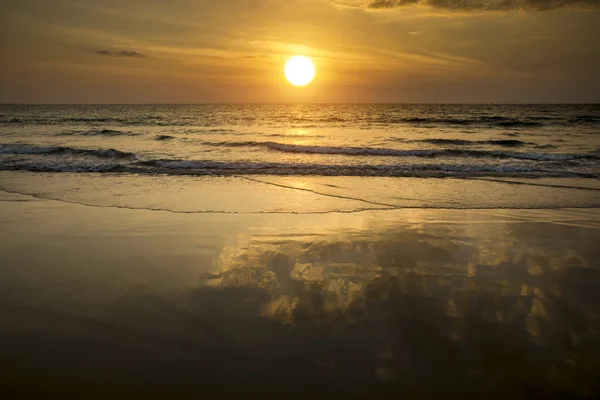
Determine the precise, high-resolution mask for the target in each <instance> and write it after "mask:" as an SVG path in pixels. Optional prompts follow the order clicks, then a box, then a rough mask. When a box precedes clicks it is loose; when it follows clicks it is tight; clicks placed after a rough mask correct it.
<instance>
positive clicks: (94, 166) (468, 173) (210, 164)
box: [0, 159, 597, 178]
mask: <svg viewBox="0 0 600 400" xmlns="http://www.w3.org/2000/svg"><path fill="white" fill-rule="evenodd" d="M0 170H11V171H31V172H96V173H135V174H149V175H219V176H234V175H314V176H377V177H422V178H426V177H455V178H468V177H484V176H487V177H572V176H578V177H582V176H584V175H586V174H578V173H574V172H569V171H549V170H543V169H537V168H533V167H522V166H511V165H505V164H496V165H454V164H443V163H442V164H401V165H369V164H366V165H323V164H307V163H263V162H221V161H215V160H178V159H162V160H152V161H136V162H133V163H123V162H109V161H105V162H100V163H89V162H87V163H86V162H74V163H65V162H52V161H31V160H29V161H26V160H25V161H24V160H19V161H11V162H2V161H0ZM585 177H594V178H596V177H597V176H596V175H591V174H587V175H586V176H585Z"/></svg>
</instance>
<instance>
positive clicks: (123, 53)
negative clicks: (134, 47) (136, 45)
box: [96, 50, 152, 58]
mask: <svg viewBox="0 0 600 400" xmlns="http://www.w3.org/2000/svg"><path fill="white" fill-rule="evenodd" d="M96 54H100V55H103V56H108V57H126V58H152V57H150V56H149V55H146V54H142V53H138V52H137V51H128V50H117V51H107V50H98V51H97V52H96Z"/></svg>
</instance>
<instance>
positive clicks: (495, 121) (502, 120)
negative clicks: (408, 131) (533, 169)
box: [373, 116, 544, 128]
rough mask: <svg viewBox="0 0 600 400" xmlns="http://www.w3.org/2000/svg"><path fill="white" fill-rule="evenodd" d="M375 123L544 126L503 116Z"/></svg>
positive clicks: (411, 119) (426, 118) (385, 119)
mask: <svg viewBox="0 0 600 400" xmlns="http://www.w3.org/2000/svg"><path fill="white" fill-rule="evenodd" d="M373 122H383V123H395V124H398V123H408V124H414V125H419V124H434V125H488V126H496V127H505V128H506V127H513V128H518V127H537V126H542V125H544V124H543V123H542V122H539V121H534V120H521V119H517V118H509V117H502V116H486V117H475V118H454V117H449V118H431V117H411V118H380V119H377V120H376V121H373Z"/></svg>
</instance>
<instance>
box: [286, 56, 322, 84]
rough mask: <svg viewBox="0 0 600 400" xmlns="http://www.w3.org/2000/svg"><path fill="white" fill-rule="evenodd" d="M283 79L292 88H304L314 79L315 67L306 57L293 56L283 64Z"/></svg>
mask: <svg viewBox="0 0 600 400" xmlns="http://www.w3.org/2000/svg"><path fill="white" fill-rule="evenodd" d="M285 77H286V78H287V80H288V81H289V82H290V83H291V84H292V85H294V86H306V85H308V84H309V83H311V82H312V80H313V79H314V77H315V65H314V64H313V62H312V61H311V60H310V58H308V57H305V56H294V57H292V58H290V60H289V61H288V62H287V64H285Z"/></svg>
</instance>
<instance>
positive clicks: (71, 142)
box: [0, 104, 600, 179]
mask: <svg viewBox="0 0 600 400" xmlns="http://www.w3.org/2000/svg"><path fill="white" fill-rule="evenodd" d="M0 137H1V144H0V170H25V171H43V172H96V173H135V174H169V175H181V174H186V175H221V176H222V175H311V176H385V177H388V176H402V177H454V178H469V177H527V178H549V177H553V178H563V177H578V178H592V179H595V178H598V177H600V105H388V104H380V105H377V104H364V105H360V104H312V105H311V104H307V105H304V104H301V105H293V104H290V105H283V104H282V105H98V106H96V105H77V106H69V105H58V106H51V105H47V106H44V105H39V106H37V105H36V106H34V105H4V106H0Z"/></svg>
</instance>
